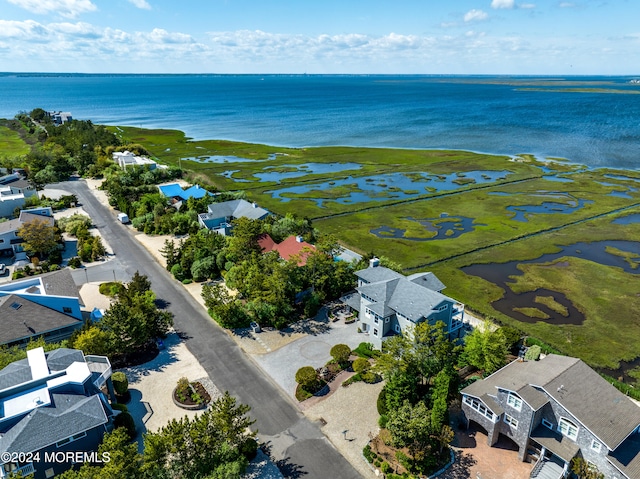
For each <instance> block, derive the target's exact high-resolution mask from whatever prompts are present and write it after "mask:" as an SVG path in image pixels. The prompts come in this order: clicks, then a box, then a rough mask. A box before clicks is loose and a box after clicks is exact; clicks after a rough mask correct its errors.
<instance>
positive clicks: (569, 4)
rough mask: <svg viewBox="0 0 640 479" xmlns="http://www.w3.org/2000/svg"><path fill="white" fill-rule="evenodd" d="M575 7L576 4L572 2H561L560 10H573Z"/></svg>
mask: <svg viewBox="0 0 640 479" xmlns="http://www.w3.org/2000/svg"><path fill="white" fill-rule="evenodd" d="M575 6H576V4H575V3H571V2H560V5H559V7H560V8H573V7H575Z"/></svg>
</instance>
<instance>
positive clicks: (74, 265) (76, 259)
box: [68, 256, 82, 269]
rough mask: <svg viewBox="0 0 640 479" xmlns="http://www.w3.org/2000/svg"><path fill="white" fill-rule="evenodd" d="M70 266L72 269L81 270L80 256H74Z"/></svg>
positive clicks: (70, 260)
mask: <svg viewBox="0 0 640 479" xmlns="http://www.w3.org/2000/svg"><path fill="white" fill-rule="evenodd" d="M68 264H69V267H70V268H74V269H75V268H79V267H80V266H82V260H81V259H80V257H79V256H74V257H73V258H71V259H69V263H68Z"/></svg>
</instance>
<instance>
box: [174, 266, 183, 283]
mask: <svg viewBox="0 0 640 479" xmlns="http://www.w3.org/2000/svg"><path fill="white" fill-rule="evenodd" d="M171 274H172V275H173V277H174V278H175V279H177V280H178V281H182V280H183V279H185V277H184V273H183V272H182V266H180V265H179V264H174V265H173V266H172V267H171Z"/></svg>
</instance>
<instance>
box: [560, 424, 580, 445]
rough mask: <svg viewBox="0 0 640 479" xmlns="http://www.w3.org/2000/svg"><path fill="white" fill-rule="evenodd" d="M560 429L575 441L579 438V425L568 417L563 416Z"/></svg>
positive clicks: (564, 434)
mask: <svg viewBox="0 0 640 479" xmlns="http://www.w3.org/2000/svg"><path fill="white" fill-rule="evenodd" d="M558 431H559V432H560V433H561V434H562V435H563V436H567V437H568V438H569V439H573V440H574V441H575V440H576V439H578V426H576V425H575V424H574V423H572V422H571V421H569V420H568V419H565V418H561V419H560V421H559V422H558Z"/></svg>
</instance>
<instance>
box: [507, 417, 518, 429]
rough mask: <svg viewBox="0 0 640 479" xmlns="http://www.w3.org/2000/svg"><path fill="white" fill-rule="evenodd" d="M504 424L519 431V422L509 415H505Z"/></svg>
mask: <svg viewBox="0 0 640 479" xmlns="http://www.w3.org/2000/svg"><path fill="white" fill-rule="evenodd" d="M504 422H505V423H507V424H508V425H509V426H511V427H512V428H514V429H518V421H517V420H516V419H515V418H514V417H512V416H509V415H508V414H505V415H504Z"/></svg>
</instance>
